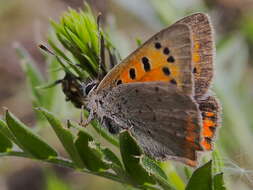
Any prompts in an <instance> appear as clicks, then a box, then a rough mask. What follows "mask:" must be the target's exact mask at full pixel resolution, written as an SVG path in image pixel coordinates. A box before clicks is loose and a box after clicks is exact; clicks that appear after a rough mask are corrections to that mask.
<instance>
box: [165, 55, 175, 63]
mask: <svg viewBox="0 0 253 190" xmlns="http://www.w3.org/2000/svg"><path fill="white" fill-rule="evenodd" d="M167 62H169V63H174V62H175V58H174V57H173V56H169V57H168V59H167Z"/></svg>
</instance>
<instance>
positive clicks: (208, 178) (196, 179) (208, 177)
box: [185, 161, 212, 190]
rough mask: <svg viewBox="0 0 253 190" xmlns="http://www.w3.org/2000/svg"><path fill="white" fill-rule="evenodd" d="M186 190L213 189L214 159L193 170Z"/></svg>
mask: <svg viewBox="0 0 253 190" xmlns="http://www.w3.org/2000/svg"><path fill="white" fill-rule="evenodd" d="M185 190H212V161H209V162H207V163H206V164H205V165H203V166H201V167H199V168H198V169H196V170H195V171H194V172H193V174H192V176H191V178H190V180H189V182H188V184H187V186H186V189H185Z"/></svg>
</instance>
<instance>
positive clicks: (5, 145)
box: [0, 132, 12, 152]
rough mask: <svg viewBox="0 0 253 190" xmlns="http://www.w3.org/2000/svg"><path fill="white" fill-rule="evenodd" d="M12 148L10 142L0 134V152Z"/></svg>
mask: <svg viewBox="0 0 253 190" xmlns="http://www.w3.org/2000/svg"><path fill="white" fill-rule="evenodd" d="M11 148H12V142H11V141H10V140H9V139H8V138H7V137H5V136H4V135H3V134H2V133H1V132H0V152H7V151H8V149H11Z"/></svg>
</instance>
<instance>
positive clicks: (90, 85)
mask: <svg viewBox="0 0 253 190" xmlns="http://www.w3.org/2000/svg"><path fill="white" fill-rule="evenodd" d="M96 85H97V84H96V83H90V84H88V85H87V86H86V87H85V94H86V95H88V94H89V93H90V91H91V90H92V89H93V88H95V86H96Z"/></svg>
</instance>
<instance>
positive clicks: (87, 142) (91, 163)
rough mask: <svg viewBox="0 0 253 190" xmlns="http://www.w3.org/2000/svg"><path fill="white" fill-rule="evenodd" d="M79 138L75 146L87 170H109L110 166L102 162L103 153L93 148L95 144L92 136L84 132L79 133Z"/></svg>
mask: <svg viewBox="0 0 253 190" xmlns="http://www.w3.org/2000/svg"><path fill="white" fill-rule="evenodd" d="M77 136H78V137H77V139H76V141H75V146H76V148H77V150H78V153H79V155H80V157H81V159H82V161H83V163H84V164H85V166H86V167H87V169H89V170H91V171H101V170H104V169H108V166H107V165H106V163H104V162H103V160H102V157H103V154H102V152H99V151H98V150H97V149H96V148H95V147H94V146H93V148H92V144H93V143H94V140H93V138H92V136H90V135H89V134H88V133H86V132H84V131H82V130H80V131H79V132H78V135H77Z"/></svg>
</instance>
